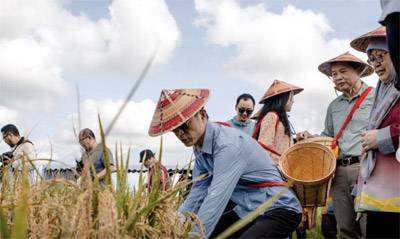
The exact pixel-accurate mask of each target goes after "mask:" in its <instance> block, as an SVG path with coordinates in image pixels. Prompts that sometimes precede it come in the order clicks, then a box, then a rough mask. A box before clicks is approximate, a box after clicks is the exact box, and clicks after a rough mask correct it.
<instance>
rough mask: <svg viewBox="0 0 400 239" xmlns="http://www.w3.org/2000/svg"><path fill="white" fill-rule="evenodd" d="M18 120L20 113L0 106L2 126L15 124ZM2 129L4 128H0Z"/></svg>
mask: <svg viewBox="0 0 400 239" xmlns="http://www.w3.org/2000/svg"><path fill="white" fill-rule="evenodd" d="M17 120H18V112H17V111H15V110H12V109H9V108H6V107H4V106H1V105H0V125H5V124H9V123H11V122H13V123H15V122H16V121H17ZM0 127H2V126H0Z"/></svg>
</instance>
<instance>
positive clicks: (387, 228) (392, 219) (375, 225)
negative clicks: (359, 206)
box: [366, 211, 400, 238]
mask: <svg viewBox="0 0 400 239" xmlns="http://www.w3.org/2000/svg"><path fill="white" fill-rule="evenodd" d="M366 237H367V238H400V213H392V212H371V211H369V212H367V235H366Z"/></svg>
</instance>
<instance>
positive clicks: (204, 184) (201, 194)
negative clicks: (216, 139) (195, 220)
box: [178, 159, 212, 214]
mask: <svg viewBox="0 0 400 239" xmlns="http://www.w3.org/2000/svg"><path fill="white" fill-rule="evenodd" d="M199 161H200V160H198V159H196V160H195V165H194V168H193V180H198V178H199V176H202V175H204V174H206V173H208V172H207V170H206V169H205V168H204V167H203V166H202V165H201V162H199ZM211 177H212V176H209V177H207V178H205V179H203V180H200V181H195V182H193V185H192V188H191V189H190V192H189V194H188V196H187V197H186V200H185V201H184V202H183V203H182V205H181V206H180V207H179V209H178V211H179V212H180V213H182V214H186V213H187V212H193V213H197V211H198V210H199V208H200V205H201V204H202V203H203V200H204V198H205V197H206V195H207V189H208V187H209V186H210V183H211Z"/></svg>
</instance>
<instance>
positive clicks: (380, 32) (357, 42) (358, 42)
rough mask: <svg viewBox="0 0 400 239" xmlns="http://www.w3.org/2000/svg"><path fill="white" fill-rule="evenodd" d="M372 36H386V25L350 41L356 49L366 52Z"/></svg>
mask: <svg viewBox="0 0 400 239" xmlns="http://www.w3.org/2000/svg"><path fill="white" fill-rule="evenodd" d="M372 38H386V28H385V27H378V28H377V29H375V30H373V31H371V32H368V33H365V34H364V35H362V36H359V37H357V38H356V39H354V40H352V41H351V42H350V45H351V47H353V48H354V49H356V50H357V51H362V52H364V53H365V52H366V51H367V47H368V44H369V41H370V40H371V39H372Z"/></svg>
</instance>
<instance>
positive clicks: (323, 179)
mask: <svg viewBox="0 0 400 239" xmlns="http://www.w3.org/2000/svg"><path fill="white" fill-rule="evenodd" d="M279 166H280V168H281V170H282V173H283V174H284V175H285V177H286V178H287V179H288V180H290V181H293V187H294V190H295V191H296V193H297V196H298V198H299V200H300V202H301V204H302V205H303V207H320V206H324V205H325V204H326V199H327V198H328V194H329V189H330V184H331V178H332V176H333V173H334V172H335V169H336V158H335V156H334V155H333V153H332V151H331V150H330V148H328V147H326V146H324V145H321V144H320V143H314V142H312V143H300V144H296V145H294V146H292V147H290V148H289V149H287V150H286V151H285V152H284V153H283V154H282V156H281V158H280V160H279Z"/></svg>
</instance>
